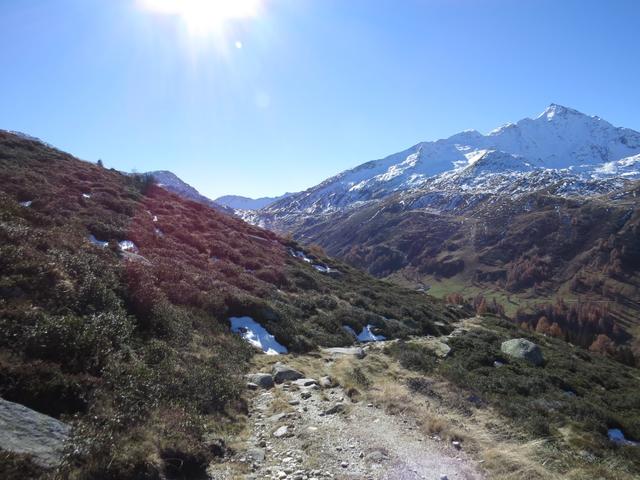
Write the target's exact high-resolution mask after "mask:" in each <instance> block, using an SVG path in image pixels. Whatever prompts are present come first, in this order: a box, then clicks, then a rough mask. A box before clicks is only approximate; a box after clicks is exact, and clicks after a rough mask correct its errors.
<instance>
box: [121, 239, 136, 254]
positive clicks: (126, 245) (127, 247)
mask: <svg viewBox="0 0 640 480" xmlns="http://www.w3.org/2000/svg"><path fill="white" fill-rule="evenodd" d="M118 246H119V247H120V250H122V251H123V252H135V251H137V250H138V247H136V244H135V243H133V242H132V241H131V240H122V241H121V242H118Z"/></svg>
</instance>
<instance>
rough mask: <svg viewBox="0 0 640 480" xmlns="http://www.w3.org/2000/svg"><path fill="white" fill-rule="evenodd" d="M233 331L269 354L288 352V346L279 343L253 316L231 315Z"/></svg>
mask: <svg viewBox="0 0 640 480" xmlns="http://www.w3.org/2000/svg"><path fill="white" fill-rule="evenodd" d="M229 321H230V322H231V331H232V332H233V333H239V334H240V335H241V336H242V338H243V339H244V340H246V341H247V342H249V343H250V344H251V345H253V346H254V347H257V348H259V349H261V350H262V351H263V352H264V353H266V354H267V355H279V354H281V353H287V347H285V346H284V345H281V344H280V343H278V341H277V340H276V338H275V337H274V336H273V335H271V334H270V333H269V332H268V331H267V330H266V329H265V328H264V327H263V326H262V325H260V324H259V323H258V322H256V321H255V320H254V319H253V318H251V317H231V318H229Z"/></svg>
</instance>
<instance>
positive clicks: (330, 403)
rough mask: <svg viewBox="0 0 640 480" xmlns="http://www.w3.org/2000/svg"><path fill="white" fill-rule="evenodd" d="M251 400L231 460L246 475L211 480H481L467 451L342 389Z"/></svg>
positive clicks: (299, 389)
mask: <svg viewBox="0 0 640 480" xmlns="http://www.w3.org/2000/svg"><path fill="white" fill-rule="evenodd" d="M283 360H286V359H283ZM327 361H328V364H330V360H327ZM353 361H354V362H357V361H358V360H357V359H355V358H354V359H353ZM299 383H304V382H299ZM307 383H311V382H310V381H309V382H307ZM252 394H253V395H254V396H253V398H252V400H251V404H250V418H249V423H250V436H249V438H248V440H247V442H246V446H245V449H244V451H241V452H239V453H238V454H237V455H236V457H235V458H234V462H235V463H236V464H239V465H241V466H242V469H243V470H244V471H245V472H246V473H243V474H239V473H236V474H231V473H229V471H227V473H226V474H225V473H223V472H220V471H219V472H218V473H217V474H214V473H213V472H212V478H214V479H222V478H246V479H293V480H311V479H317V480H320V479H326V478H334V479H376V480H377V479H381V480H382V479H385V480H386V479H389V480H395V479H397V480H405V479H406V480H414V479H416V480H417V479H429V480H431V479H436V480H441V479H442V480H444V479H449V480H453V479H466V480H475V479H483V478H484V477H483V475H482V474H481V473H480V469H479V468H478V466H477V464H476V463H475V462H474V461H473V460H472V459H470V458H469V457H468V456H467V455H466V454H465V452H464V451H462V450H458V449H456V447H455V446H454V445H452V444H449V443H446V442H444V441H438V440H436V439H434V438H432V437H428V436H425V435H424V434H423V433H422V432H421V431H420V429H419V428H418V426H417V425H416V423H415V421H414V420H413V419H412V418H410V417H408V416H404V415H402V414H397V415H389V414H388V413H386V412H385V411H384V409H382V408H379V407H378V406H377V405H374V404H371V403H366V402H365V401H360V402H356V403H353V402H351V401H350V399H349V398H348V397H347V396H346V394H345V391H344V389H343V388H342V387H340V386H336V387H333V388H321V387H319V386H318V385H317V384H312V385H309V386H302V385H297V384H296V383H295V382H292V383H285V384H282V385H276V386H275V387H274V388H273V389H270V390H262V389H259V390H256V391H254V392H252Z"/></svg>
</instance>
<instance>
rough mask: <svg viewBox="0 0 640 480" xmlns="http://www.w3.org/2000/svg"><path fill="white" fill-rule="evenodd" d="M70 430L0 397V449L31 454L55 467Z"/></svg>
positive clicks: (37, 460) (41, 464)
mask: <svg viewBox="0 0 640 480" xmlns="http://www.w3.org/2000/svg"><path fill="white" fill-rule="evenodd" d="M70 431H71V427H69V426H68V425H67V424H65V423H62V422H61V421H59V420H56V419H55V418H52V417H49V416H47V415H43V414H41V413H38V412H36V411H34V410H31V409H29V408H27V407H25V406H23V405H19V404H17V403H13V402H7V401H6V400H3V399H1V398H0V450H5V451H7V452H13V453H22V454H27V455H31V456H32V459H33V461H34V462H35V463H36V464H38V465H40V466H42V467H45V468H51V467H55V466H57V465H58V464H59V463H60V461H61V460H62V451H63V448H64V442H65V441H67V439H68V438H69V434H70Z"/></svg>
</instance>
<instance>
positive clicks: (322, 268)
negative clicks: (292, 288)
mask: <svg viewBox="0 0 640 480" xmlns="http://www.w3.org/2000/svg"><path fill="white" fill-rule="evenodd" d="M313 268H315V269H316V270H318V271H319V272H322V273H331V271H332V270H331V268H330V267H326V266H324V265H313Z"/></svg>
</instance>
